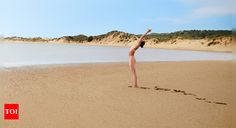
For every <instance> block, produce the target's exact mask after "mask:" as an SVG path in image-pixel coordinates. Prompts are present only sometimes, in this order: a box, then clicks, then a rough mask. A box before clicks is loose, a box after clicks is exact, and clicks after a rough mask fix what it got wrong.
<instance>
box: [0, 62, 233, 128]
mask: <svg viewBox="0 0 236 128" xmlns="http://www.w3.org/2000/svg"><path fill="white" fill-rule="evenodd" d="M137 72H138V78H139V86H140V88H133V87H129V86H131V81H130V72H129V67H128V64H127V63H101V64H78V65H75V64H74V65H48V66H32V67H23V68H7V69H6V68H5V69H0V88H1V89H0V94H1V95H0V105H1V106H2V107H1V108H0V110H3V105H4V104H5V103H18V104H19V105H20V119H19V120H14V121H9V120H3V111H2V113H1V120H0V126H1V127H24V128H27V127H29V128H32V127H33V128H42V127H48V128H50V127H57V128H65V127H70V128H71V127H81V128H95V127H101V128H157V127H160V128H167V127H170V128H229V127H230V123H231V115H230V114H231V99H230V98H231V90H232V88H231V84H232V79H231V62H230V61H196V62H147V63H137Z"/></svg>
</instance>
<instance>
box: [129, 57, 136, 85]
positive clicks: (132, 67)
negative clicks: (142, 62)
mask: <svg viewBox="0 0 236 128" xmlns="http://www.w3.org/2000/svg"><path fill="white" fill-rule="evenodd" d="M135 63H136V62H135V58H134V56H130V62H129V64H130V70H131V74H132V81H133V83H134V87H138V80H137V73H136V68H135Z"/></svg>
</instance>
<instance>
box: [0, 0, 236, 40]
mask: <svg viewBox="0 0 236 128" xmlns="http://www.w3.org/2000/svg"><path fill="white" fill-rule="evenodd" d="M234 4H235V3H234V2H233V0H0V35H1V36H4V37H7V36H21V37H39V36H40V37H50V38H52V37H61V36H68V35H71V36H72V35H78V34H85V35H88V36H89V35H99V34H104V33H107V32H109V31H112V30H119V31H124V32H129V33H134V34H141V33H143V32H145V31H146V29H147V28H152V29H153V32H156V33H164V32H175V31H181V30H192V29H198V30H206V29H207V30H232V16H235V15H236V9H235V8H233V5H234Z"/></svg>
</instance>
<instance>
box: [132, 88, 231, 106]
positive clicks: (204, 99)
mask: <svg viewBox="0 0 236 128" xmlns="http://www.w3.org/2000/svg"><path fill="white" fill-rule="evenodd" d="M128 87H129V88H132V87H133V86H128ZM138 88H140V89H150V88H149V87H138ZM154 89H155V90H158V91H171V92H172V93H182V94H183V95H190V96H192V97H193V98H195V99H196V100H201V101H204V102H206V103H213V104H219V105H227V103H223V102H216V101H209V100H207V99H206V98H200V97H196V96H197V95H196V94H193V93H187V92H185V91H183V90H178V89H173V90H171V89H168V88H160V87H157V86H155V87H154Z"/></svg>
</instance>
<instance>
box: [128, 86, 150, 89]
mask: <svg viewBox="0 0 236 128" xmlns="http://www.w3.org/2000/svg"><path fill="white" fill-rule="evenodd" d="M128 87H129V88H132V87H133V86H128ZM137 88H140V89H150V88H149V87H137Z"/></svg>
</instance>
